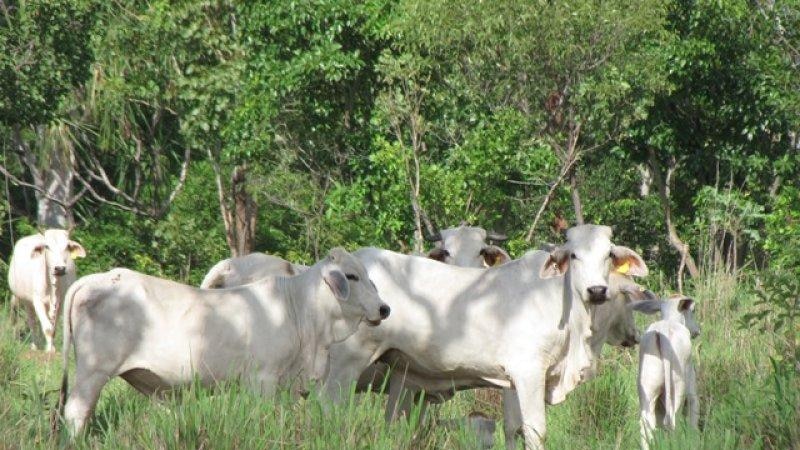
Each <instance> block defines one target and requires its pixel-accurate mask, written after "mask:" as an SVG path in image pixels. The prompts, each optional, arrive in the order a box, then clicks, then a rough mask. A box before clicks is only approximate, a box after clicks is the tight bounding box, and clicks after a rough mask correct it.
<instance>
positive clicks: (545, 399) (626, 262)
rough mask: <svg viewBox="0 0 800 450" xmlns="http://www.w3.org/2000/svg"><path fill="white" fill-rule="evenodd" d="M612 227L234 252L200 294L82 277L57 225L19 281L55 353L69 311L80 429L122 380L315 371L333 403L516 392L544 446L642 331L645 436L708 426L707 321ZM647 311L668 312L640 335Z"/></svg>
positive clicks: (533, 437)
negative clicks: (652, 282)
mask: <svg viewBox="0 0 800 450" xmlns="http://www.w3.org/2000/svg"><path fill="white" fill-rule="evenodd" d="M611 237H612V233H611V229H610V228H608V227H605V226H598V225H581V226H576V227H573V228H571V229H569V230H568V231H567V233H566V242H565V243H564V244H562V245H552V244H548V245H545V246H543V247H542V249H541V250H534V251H529V252H528V253H526V254H524V255H523V256H522V257H521V258H519V259H516V260H512V259H511V258H510V257H509V255H508V253H506V252H505V251H504V250H503V249H502V248H501V247H499V246H497V245H496V244H497V243H499V242H501V241H502V240H503V239H504V236H500V235H496V234H492V233H487V232H486V231H485V230H484V229H482V228H478V227H469V226H460V227H456V228H451V229H448V230H442V231H441V232H440V233H437V235H436V236H435V237H433V240H435V242H436V247H435V248H434V249H433V250H431V251H430V253H429V254H428V255H420V256H416V255H405V254H400V253H395V252H392V251H388V250H382V249H377V248H363V249H360V250H357V251H355V252H353V253H348V252H347V251H345V250H343V249H340V248H335V249H332V250H331V251H330V252H329V253H328V255H327V257H325V258H324V259H322V260H320V261H318V262H317V263H316V264H314V265H312V266H305V265H301V264H293V263H290V262H287V261H285V260H283V259H280V258H277V257H274V256H269V255H265V254H261V253H254V254H251V255H247V256H244V257H239V258H232V259H228V260H224V261H222V262H220V263H218V264H216V265H215V266H214V267H213V268H212V269H211V270H210V271H209V273H208V275H207V276H206V277H205V279H204V280H203V283H202V285H201V287H200V288H196V287H192V286H188V285H185V284H181V283H177V282H174V281H169V280H165V279H161V278H156V277H152V276H149V275H144V274H141V273H138V272H135V271H132V270H128V269H121V268H116V269H112V270H110V271H108V272H105V273H97V274H91V275H87V276H84V277H82V278H81V279H79V280H77V281H75V273H76V271H75V263H74V261H73V260H74V259H75V258H80V257H84V256H85V255H86V251H85V250H84V248H83V247H82V246H81V245H80V244H79V243H77V242H75V241H73V240H70V239H69V233H68V232H67V231H65V230H55V229H51V230H47V231H45V232H44V233H43V234H35V235H32V236H28V237H25V238H23V239H20V240H19V241H18V242H17V243H16V245H15V247H14V253H13V255H12V258H11V262H10V268H9V285H10V288H11V292H12V302H13V303H15V304H21V305H24V307H25V308H26V309H27V312H28V325H29V327H30V328H31V330H32V332H34V335H35V333H36V331H35V330H36V321H37V319H38V321H39V325H40V327H41V330H42V332H43V335H44V341H45V349H46V350H47V351H53V337H54V334H55V328H56V317H57V315H58V311H59V309H63V330H64V339H63V358H64V377H63V383H62V389H61V406H62V408H63V411H62V414H63V416H64V421H65V423H66V425H67V427H68V429H69V431H70V433H71V434H72V435H74V434H76V433H79V432H81V430H83V429H84V426H85V424H86V421H87V420H88V418H89V417H90V415H91V412H92V410H93V408H94V406H95V404H96V402H97V400H98V398H99V396H100V392H101V390H102V389H103V387H104V385H105V384H106V383H107V382H108V381H109V380H110V379H111V378H114V377H116V376H120V377H122V378H123V379H124V380H125V381H127V382H128V383H130V384H131V385H132V386H133V387H134V388H136V389H137V390H139V391H140V392H142V393H144V394H147V395H154V396H161V395H163V394H164V393H165V392H168V391H170V390H172V389H176V388H178V387H180V386H183V385H186V384H188V383H191V382H192V381H193V380H195V379H199V380H200V381H201V382H202V383H203V384H206V385H214V384H215V383H217V382H219V381H223V380H231V379H236V380H240V381H241V382H242V383H244V384H245V385H246V386H248V387H249V388H251V389H252V390H253V391H255V392H258V393H260V394H263V395H270V394H272V393H274V392H275V390H276V389H279V388H285V389H289V390H291V391H292V392H293V393H295V394H298V395H302V394H304V393H305V391H304V389H305V388H307V387H308V386H309V385H311V384H314V383H316V384H317V385H318V386H321V389H322V393H323V397H324V398H326V399H328V400H330V401H332V402H339V401H341V400H342V398H343V397H344V396H346V395H348V394H349V392H350V390H351V389H352V387H353V385H355V386H356V389H357V390H358V391H369V390H376V391H382V390H383V389H382V386H386V391H387V392H388V395H389V398H388V402H387V410H386V418H387V420H392V419H394V418H396V417H398V416H403V415H406V416H407V415H408V414H409V413H410V409H411V408H412V407H413V405H414V401H415V400H417V399H420V398H421V399H422V406H421V407H422V408H424V407H425V405H426V404H428V403H431V402H433V403H436V402H441V401H445V400H447V399H449V398H450V397H452V396H453V395H454V393H455V392H456V391H458V390H463V389H472V388H501V389H502V390H503V391H502V392H503V413H504V431H505V435H506V445H507V446H508V447H509V448H515V445H516V442H515V440H516V437H517V435H518V434H520V432H521V434H522V435H523V437H524V440H525V447H526V448H528V449H537V448H542V440H543V438H544V434H545V405H546V404H551V405H552V404H557V403H560V402H562V401H563V400H564V399H565V397H566V395H567V394H568V393H569V392H570V391H572V390H573V389H574V388H575V387H576V386H577V385H578V384H580V383H581V382H584V381H586V380H588V379H590V378H592V377H593V376H594V375H595V374H596V372H597V370H598V367H597V362H598V359H599V355H600V351H601V349H602V346H603V344H604V343H608V344H610V345H621V346H633V345H635V344H637V343H639V349H640V352H639V376H638V389H639V400H640V414H641V439H642V446H643V447H644V448H647V447H648V445H649V441H650V439H652V430H653V429H654V427H655V426H656V425H660V426H663V427H664V428H667V429H670V428H673V427H674V426H675V417H676V414H677V412H678V410H679V409H680V408H681V406H682V404H683V403H684V401H685V402H686V403H687V408H685V409H686V411H687V412H688V416H689V423H690V424H691V425H693V426H696V425H697V418H698V401H697V393H696V387H695V374H694V368H693V366H692V362H691V341H690V338H691V337H695V336H696V335H697V334H699V327H698V325H697V324H696V323H695V321H694V319H693V316H692V311H693V309H694V301H693V300H692V299H690V298H688V297H684V296H672V297H669V298H666V299H660V298H658V297H657V296H655V295H654V294H653V293H652V292H650V291H648V290H646V289H644V288H642V287H641V286H639V285H638V284H637V283H635V282H634V281H633V279H632V277H642V276H645V275H647V271H648V270H647V267H646V265H645V263H644V261H643V260H642V258H641V257H640V256H639V255H638V254H637V253H636V252H634V251H633V250H631V249H629V248H627V247H623V246H619V245H614V244H613V243H612V241H611ZM62 303H63V308H61V304H62ZM633 310H636V311H640V312H643V313H647V314H653V313H657V312H660V313H661V320H659V321H656V322H654V323H652V324H651V325H650V326H649V327H648V328H647V330H646V331H645V333H644V334H643V335H642V337H641V339H639V336H638V335H639V333H638V331H637V329H636V326H635V323H634V318H633V313H632V311H633ZM34 342H35V340H34ZM70 346H72V349H73V351H74V353H75V360H76V368H75V384H74V386H73V388H72V391H71V392H70V394H69V396H68V398H67V373H68V370H67V368H68V364H67V362H68V357H69V348H70ZM423 411H424V409H423ZM489 442H491V439H490V440H489Z"/></svg>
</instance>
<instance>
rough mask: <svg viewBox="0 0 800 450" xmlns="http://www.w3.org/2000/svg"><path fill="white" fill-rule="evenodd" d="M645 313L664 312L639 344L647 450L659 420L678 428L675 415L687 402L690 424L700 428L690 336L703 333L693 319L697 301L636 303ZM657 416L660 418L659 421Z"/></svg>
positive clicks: (643, 433)
mask: <svg viewBox="0 0 800 450" xmlns="http://www.w3.org/2000/svg"><path fill="white" fill-rule="evenodd" d="M633 308H634V309H635V310H637V311H640V312H644V313H646V314H653V313H655V312H658V311H660V312H661V320H659V321H657V322H654V323H652V324H651V325H650V326H649V327H648V328H647V331H645V333H644V336H642V339H641V342H640V343H639V382H638V385H639V409H640V413H641V442H642V448H644V449H648V448H649V442H650V440H651V439H652V432H653V429H654V428H655V426H656V424H657V423H658V424H659V425H661V426H662V427H663V428H665V429H669V430H671V429H673V428H674V427H675V416H676V415H677V413H678V410H679V409H680V407H681V406H682V405H683V402H684V400H685V401H686V402H687V403H688V415H689V423H690V425H692V426H693V427H697V416H698V401H697V387H696V381H695V371H694V366H693V365H692V342H691V338H693V337H696V336H697V335H699V334H700V327H699V326H698V325H697V322H695V320H694V316H693V314H692V311H693V310H694V300H692V299H691V298H688V297H684V296H681V295H677V296H672V297H670V298H667V299H664V300H647V301H642V302H638V303H634V304H633ZM657 419H658V420H657Z"/></svg>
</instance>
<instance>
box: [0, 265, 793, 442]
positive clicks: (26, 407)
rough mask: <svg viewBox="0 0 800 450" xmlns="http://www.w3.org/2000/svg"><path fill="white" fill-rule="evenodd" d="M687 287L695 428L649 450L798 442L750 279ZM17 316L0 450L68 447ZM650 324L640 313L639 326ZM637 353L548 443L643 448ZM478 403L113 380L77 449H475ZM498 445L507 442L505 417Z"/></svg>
mask: <svg viewBox="0 0 800 450" xmlns="http://www.w3.org/2000/svg"><path fill="white" fill-rule="evenodd" d="M647 282H648V284H649V286H650V288H651V289H654V290H659V289H661V288H662V286H661V283H659V280H658V277H657V275H651V277H649V278H648V279H647ZM691 292H693V295H694V297H695V298H696V299H697V300H698V302H699V303H698V311H697V317H698V318H699V321H700V324H701V326H702V330H703V331H702V335H701V336H700V337H699V338H697V339H696V340H695V342H694V346H695V361H696V364H697V367H698V384H699V394H700V402H701V403H700V411H701V413H700V430H699V431H697V430H692V429H690V428H688V427H686V426H685V424H682V423H679V425H678V429H677V430H676V431H675V432H673V433H671V434H669V435H665V434H663V433H657V434H656V441H655V444H654V446H653V448H656V449H689V448H691V449H739V448H748V449H786V448H793V447H792V446H793V445H797V442H798V438H800V428H798V426H797V424H798V423H799V420H800V390H799V389H798V387H800V376H798V375H797V373H792V372H791V371H788V372H776V371H775V370H774V368H773V366H772V363H771V361H770V358H772V357H775V356H776V354H775V352H774V349H773V346H774V344H775V342H774V341H773V338H772V335H771V334H769V333H762V332H760V331H759V330H757V329H755V328H742V326H741V316H742V315H743V313H744V312H745V311H747V310H748V308H749V307H750V306H752V302H753V301H754V296H753V294H752V293H751V292H749V291H748V289H747V280H736V279H734V278H732V277H730V276H729V275H726V274H724V273H718V274H709V275H706V276H704V277H703V278H702V279H700V280H698V282H697V283H696V284H695V285H693V286H692V287H691ZM14 317H15V314H14V313H13V312H12V311H11V310H10V308H9V305H8V303H3V305H2V309H0V333H2V334H1V335H0V398H2V402H0V442H2V445H1V446H2V448H9V449H15V448H20V449H28V448H53V447H54V446H63V445H65V442H66V441H65V440H64V438H65V437H64V435H60V436H58V437H51V436H50V432H49V417H50V414H51V413H52V410H53V407H54V405H55V404H56V402H57V398H58V388H59V385H60V377H61V362H60V358H58V357H55V356H54V357H48V356H47V355H46V354H44V353H42V352H37V351H31V350H29V349H28V339H29V338H28V333H27V331H26V328H25V326H24V319H22V316H20V317H17V318H16V320H14ZM646 321H647V319H645V318H644V317H640V318H639V323H640V324H643V323H645V322H646ZM59 335H60V333H59ZM59 340H60V338H59ZM59 348H60V347H59ZM636 355H637V353H636V351H635V350H625V349H618V348H610V347H608V346H606V347H604V354H603V358H602V362H601V369H600V374H599V376H598V377H597V378H596V379H594V380H592V381H590V382H587V383H585V384H583V385H581V386H579V387H578V388H577V389H576V390H575V391H574V392H573V393H572V394H571V395H569V396H568V397H567V400H566V402H564V403H563V404H560V405H556V406H550V407H548V437H547V441H546V444H547V446H548V448H550V449H598V448H602V449H631V448H637V447H638V437H639V434H638V433H639V428H638V427H639V425H638V400H637V395H636V386H635V380H636V367H637V361H636V359H637V356H636ZM481 399H484V397H481ZM481 399H479V400H476V398H475V395H474V393H473V392H471V391H467V392H461V393H459V394H457V396H456V399H454V401H451V402H448V403H445V404H444V405H442V406H440V407H438V408H435V412H434V413H433V414H430V415H429V416H428V418H427V420H426V422H425V423H424V424H423V426H422V427H419V428H418V427H416V426H415V424H413V423H406V422H403V421H398V422H395V423H392V424H386V423H385V422H384V420H383V407H384V404H385V396H378V395H372V394H354V395H353V396H352V397H351V398H350V400H349V401H347V402H346V403H345V404H344V405H342V406H340V407H337V408H336V409H335V410H334V411H332V412H331V413H328V414H326V413H325V412H323V410H322V408H321V405H320V403H319V402H318V401H317V400H316V399H315V398H313V395H312V396H311V397H309V398H308V399H305V400H303V401H300V402H292V401H290V400H289V399H288V397H287V396H285V395H278V396H277V397H276V398H274V399H262V398H259V397H257V396H254V395H253V394H251V393H249V392H247V391H246V390H244V389H241V388H240V387H239V386H237V385H236V384H228V385H224V386H220V387H219V389H217V390H214V391H211V390H207V389H202V388H198V387H191V388H188V389H186V390H185V391H183V392H182V393H181V394H180V395H178V396H175V397H173V398H169V399H168V400H166V401H163V402H155V401H151V400H149V399H147V398H146V397H144V396H142V395H140V394H139V393H137V392H136V391H134V390H133V389H132V388H131V387H129V386H128V385H127V384H126V383H125V382H124V381H122V380H121V379H116V380H114V381H113V382H111V383H109V385H108V387H107V388H106V389H105V391H104V393H103V395H102V396H101V399H100V402H99V403H98V405H97V409H96V413H95V416H94V419H93V421H92V422H91V425H90V428H89V433H88V435H87V436H86V437H85V439H83V440H79V441H78V442H77V443H76V444H75V448H92V449H95V448H97V449H100V448H107V449H112V448H114V449H116V448H195V449H200V448H214V449H218V448H285V449H294V448H300V449H330V448H359V449H373V448H374V449H383V448H385V449H410V448H415V449H417V448H418V449H451V448H452V449H471V448H478V447H477V446H476V444H475V437H474V436H473V435H472V434H471V433H470V432H469V431H468V430H467V429H466V428H465V427H463V426H456V427H454V426H453V422H454V421H453V419H458V418H463V417H464V416H465V415H466V414H467V413H469V412H471V411H473V410H479V411H483V412H484V413H486V414H487V415H489V416H490V417H493V418H495V419H500V418H501V417H502V411H501V410H500V409H499V408H498V407H497V405H495V404H489V403H486V402H485V401H482V400H481ZM519 445H520V448H521V443H520V444H519ZM494 448H498V449H499V448H505V447H504V444H503V433H502V422H501V421H498V422H497V432H496V433H495V447H494Z"/></svg>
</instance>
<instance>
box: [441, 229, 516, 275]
mask: <svg viewBox="0 0 800 450" xmlns="http://www.w3.org/2000/svg"><path fill="white" fill-rule="evenodd" d="M506 239H507V238H506V236H504V235H502V234H498V233H494V232H487V231H486V230H484V229H483V228H480V227H470V226H465V225H462V226H459V227H456V228H448V229H446V230H442V231H440V232H437V233H436V234H435V235H433V236H429V237H428V240H430V241H434V242H436V248H434V249H433V250H431V251H430V252H429V253H428V257H429V258H431V259H435V260H437V261H441V262H443V263H446V264H452V265H454V266H460V267H476V268H484V267H493V266H499V265H501V264H505V263H506V262H508V261H510V260H511V257H510V256H509V255H508V253H506V251H505V250H503V249H502V248H500V247H498V246H497V245H495V244H494V242H502V241H504V240H506ZM487 241H488V242H487Z"/></svg>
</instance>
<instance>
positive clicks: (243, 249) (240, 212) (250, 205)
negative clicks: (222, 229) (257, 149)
mask: <svg viewBox="0 0 800 450" xmlns="http://www.w3.org/2000/svg"><path fill="white" fill-rule="evenodd" d="M231 197H232V198H233V205H234V211H235V215H234V217H233V220H232V222H233V230H232V231H233V235H234V239H233V242H234V247H232V248H231V250H233V256H243V255H247V254H249V253H252V252H253V247H254V244H255V239H256V203H255V201H254V200H253V196H252V195H250V193H249V192H247V167H246V166H244V165H242V166H236V167H235V168H234V169H233V174H232V175H231Z"/></svg>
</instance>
